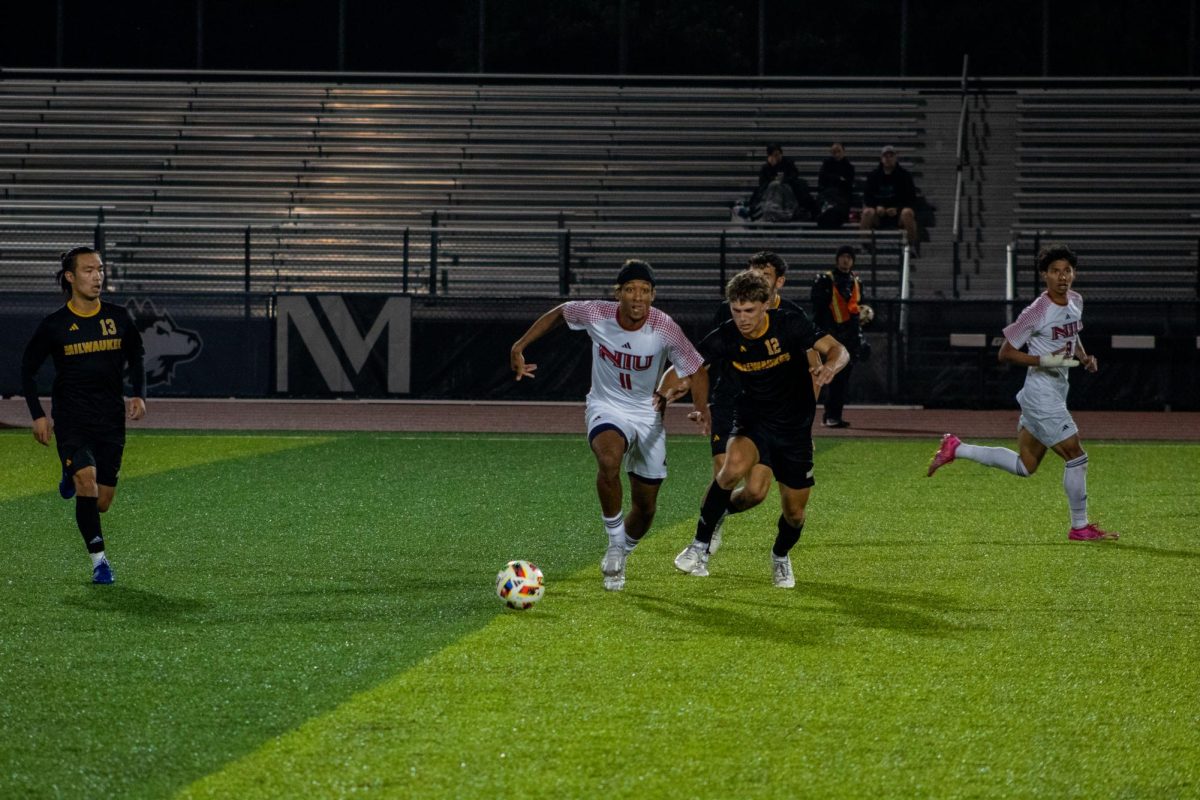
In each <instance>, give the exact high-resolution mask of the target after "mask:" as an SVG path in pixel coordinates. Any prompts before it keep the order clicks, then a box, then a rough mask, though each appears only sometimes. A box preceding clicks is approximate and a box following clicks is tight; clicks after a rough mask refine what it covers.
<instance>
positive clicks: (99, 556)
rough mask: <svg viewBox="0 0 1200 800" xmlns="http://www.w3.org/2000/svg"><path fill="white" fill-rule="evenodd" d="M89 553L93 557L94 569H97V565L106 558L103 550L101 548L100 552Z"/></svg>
mask: <svg viewBox="0 0 1200 800" xmlns="http://www.w3.org/2000/svg"><path fill="white" fill-rule="evenodd" d="M88 555H89V556H91V557H92V569H95V568H96V565H97V564H99V563H100V562H101V561H103V560H104V551H103V550H101V551H100V552H99V553H88Z"/></svg>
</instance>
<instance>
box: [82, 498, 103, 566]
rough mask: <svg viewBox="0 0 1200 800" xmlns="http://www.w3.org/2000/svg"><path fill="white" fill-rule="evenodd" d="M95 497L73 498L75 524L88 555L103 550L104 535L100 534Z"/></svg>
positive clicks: (98, 509) (98, 514)
mask: <svg viewBox="0 0 1200 800" xmlns="http://www.w3.org/2000/svg"><path fill="white" fill-rule="evenodd" d="M96 503H97V499H96V498H95V497H81V496H79V495H76V496H75V522H76V524H78V525H79V533H80V534H82V536H83V543H84V544H85V545H87V551H88V552H89V553H99V552H101V551H102V550H104V534H102V533H101V532H100V508H99V507H98V506H97V505H96Z"/></svg>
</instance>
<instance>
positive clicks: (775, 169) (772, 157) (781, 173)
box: [750, 144, 817, 222]
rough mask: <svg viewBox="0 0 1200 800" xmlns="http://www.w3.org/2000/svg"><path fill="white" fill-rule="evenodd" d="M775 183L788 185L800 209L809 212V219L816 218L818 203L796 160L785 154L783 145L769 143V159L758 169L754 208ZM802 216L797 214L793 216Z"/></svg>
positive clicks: (752, 199) (752, 204) (752, 202)
mask: <svg viewBox="0 0 1200 800" xmlns="http://www.w3.org/2000/svg"><path fill="white" fill-rule="evenodd" d="M774 183H781V184H782V185H783V186H786V187H787V189H788V190H789V191H790V192H791V194H792V197H793V198H794V199H795V201H796V206H797V207H798V209H799V211H801V212H807V214H808V217H807V218H808V219H815V218H816V216H817V203H816V201H815V200H813V197H812V194H811V193H810V192H809V190H808V184H807V183H805V182H804V179H803V178H801V177H800V170H798V169H796V162H794V161H792V160H791V159H790V158H787V157H786V156H784V154H783V147H782V146H780V145H778V144H769V145H767V160H766V161H764V162H763V165H762V167H760V168H759V170H758V189H756V190H755V192H754V197H753V198H751V200H750V207H751V208H752V209H754V208H757V207H759V205H760V204H761V203H762V201H763V197H764V194H766V193H767V189H768V187H770V186H771V185H772V184H774ZM801 216H802V215H800V214H797V215H796V216H795V217H793V218H798V217H801ZM771 221H775V222H782V221H785V220H779V219H773V220H771Z"/></svg>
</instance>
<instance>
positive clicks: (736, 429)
mask: <svg viewBox="0 0 1200 800" xmlns="http://www.w3.org/2000/svg"><path fill="white" fill-rule="evenodd" d="M731 435H732V436H745V437H746V438H747V439H749V440H750V441H752V442H754V446H755V447H757V448H758V463H760V464H765V465H767V466H769V467H770V468H771V471H772V472H774V473H775V480H776V481H778V482H779V483H782V484H783V485H784V486H787V487H788V488H790V489H807V488H808V487H810V486H813V485H814V484H816V480H814V479H813V441H812V432H811V431H807V432H782V431H776V430H773V429H770V428H766V427H764V426H762V425H745V426H743V425H741V424H738V423H736V422H735V423H734V426H733V431H732V433H731Z"/></svg>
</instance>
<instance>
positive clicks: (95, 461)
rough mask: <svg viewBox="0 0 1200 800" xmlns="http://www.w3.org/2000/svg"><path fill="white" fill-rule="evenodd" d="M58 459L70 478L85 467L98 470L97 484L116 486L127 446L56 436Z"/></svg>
mask: <svg viewBox="0 0 1200 800" xmlns="http://www.w3.org/2000/svg"><path fill="white" fill-rule="evenodd" d="M55 444H56V445H57V447H58V459H59V461H61V462H62V465H63V472H64V473H66V475H67V476H68V477H73V476H74V475H75V473H76V472H77V471H79V470H81V469H83V468H84V467H95V468H96V483H98V484H100V485H101V486H116V485H117V480H118V477H119V475H120V473H121V458H122V456H123V455H124V453H125V446H124V445H122V444H118V443H116V442H108V441H103V440H97V439H92V438H90V437H88V436H85V435H80V434H67V435H65V436H63V435H56V436H55Z"/></svg>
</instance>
